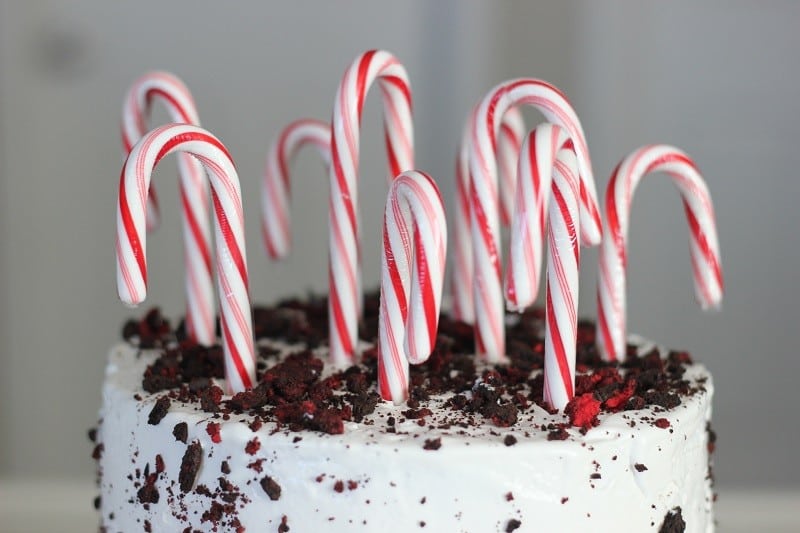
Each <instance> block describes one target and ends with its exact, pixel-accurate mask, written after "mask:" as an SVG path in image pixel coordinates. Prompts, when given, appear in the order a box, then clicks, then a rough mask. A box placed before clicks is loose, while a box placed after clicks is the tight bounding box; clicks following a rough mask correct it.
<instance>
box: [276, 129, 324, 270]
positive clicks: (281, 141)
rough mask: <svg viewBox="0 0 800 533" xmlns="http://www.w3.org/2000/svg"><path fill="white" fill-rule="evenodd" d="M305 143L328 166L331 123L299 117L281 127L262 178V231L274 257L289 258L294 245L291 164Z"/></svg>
mask: <svg viewBox="0 0 800 533" xmlns="http://www.w3.org/2000/svg"><path fill="white" fill-rule="evenodd" d="M305 146H312V147H314V148H315V149H316V151H317V154H318V155H319V157H320V159H322V161H323V163H324V164H325V167H326V168H327V167H328V165H329V164H330V160H331V128H330V125H329V124H327V123H325V122H322V121H320V120H313V119H301V120H296V121H294V122H292V123H291V124H289V125H288V126H286V127H285V128H284V129H283V131H281V133H280V135H279V136H278V139H277V140H276V141H275V142H274V143H272V146H270V148H269V152H268V153H267V165H266V170H265V172H264V179H263V181H262V182H261V234H262V235H263V237H264V247H265V248H266V250H267V255H269V257H270V259H283V258H285V257H286V256H287V255H288V254H289V251H290V249H291V246H292V225H291V216H290V215H289V200H290V194H291V180H290V179H289V178H290V176H289V166H290V164H291V162H292V159H293V158H294V156H295V155H296V154H297V152H299V151H300V150H301V149H302V148H303V147H305Z"/></svg>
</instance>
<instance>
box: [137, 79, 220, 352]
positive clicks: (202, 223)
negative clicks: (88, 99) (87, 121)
mask: <svg viewBox="0 0 800 533" xmlns="http://www.w3.org/2000/svg"><path fill="white" fill-rule="evenodd" d="M154 100H159V101H161V102H162V103H163V104H164V105H165V107H166V108H167V111H168V112H169V115H170V117H171V118H172V120H173V121H174V122H178V123H184V124H193V125H195V126H199V125H200V119H199V118H198V116H197V109H196V107H195V104H194V99H193V98H192V95H191V93H189V89H188V88H187V87H186V85H185V84H184V83H183V82H182V81H181V80H180V79H178V78H177V77H176V76H174V75H172V74H170V73H168V72H150V73H147V74H145V75H144V76H142V77H140V78H139V79H137V80H136V81H135V82H134V83H133V85H132V86H131V88H130V90H129V91H128V94H127V96H126V97H125V103H124V105H123V108H122V144H123V147H124V148H125V154H126V155H127V154H128V153H130V151H131V148H132V147H133V145H134V144H135V143H136V142H137V141H138V140H139V139H140V138H141V137H142V136H143V135H144V134H145V132H146V131H147V127H146V122H147V118H148V116H149V115H150V108H151V107H152V104H153V101H154ZM178 171H179V175H180V196H181V204H182V208H181V221H182V226H183V248H184V263H185V267H186V273H187V275H186V308H187V311H186V329H187V333H188V335H189V337H190V338H192V339H194V340H195V341H197V342H199V343H200V344H204V345H211V344H214V342H215V341H216V334H215V331H214V286H213V281H212V279H211V221H210V216H209V215H210V208H209V201H208V191H207V188H206V187H207V186H206V178H205V173H204V171H203V167H202V165H201V164H200V162H199V161H197V160H196V159H195V158H194V157H192V156H190V155H189V154H180V156H179V157H178ZM159 218H160V215H159V211H158V200H157V197H156V192H155V188H153V187H151V189H150V194H149V195H148V201H147V229H148V230H152V229H154V228H155V227H156V226H157V224H158V221H159Z"/></svg>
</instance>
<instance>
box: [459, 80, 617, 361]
mask: <svg viewBox="0 0 800 533" xmlns="http://www.w3.org/2000/svg"><path fill="white" fill-rule="evenodd" d="M522 104H528V105H531V106H533V107H535V108H537V109H539V111H541V112H542V114H544V116H545V118H547V120H548V122H551V123H553V124H557V125H559V126H561V127H563V128H564V129H565V130H566V132H567V135H568V136H569V138H570V139H571V140H572V144H573V145H574V150H575V153H576V154H577V158H578V169H579V172H580V177H581V179H580V220H581V242H582V243H583V244H585V245H589V246H591V245H594V244H597V243H598V242H599V241H600V238H601V235H602V233H601V230H602V227H601V221H600V214H599V211H598V209H597V199H596V196H597V195H596V193H595V185H594V177H593V175H592V169H591V162H590V160H589V150H588V148H587V147H586V140H585V137H584V134H583V129H582V128H581V125H580V122H579V121H578V117H577V115H576V114H575V111H574V110H573V109H572V106H571V105H570V104H569V102H568V101H567V99H566V97H565V96H564V95H563V94H562V93H561V92H560V91H559V90H558V89H556V88H555V87H553V86H552V85H550V84H548V83H547V82H544V81H541V80H536V79H532V78H522V79H516V80H511V81H507V82H503V83H501V84H500V85H498V86H497V87H495V88H494V89H492V90H491V91H490V92H489V94H488V95H487V96H486V97H485V98H484V99H483V100H482V101H481V103H480V104H479V106H478V110H477V112H476V113H475V114H474V116H473V122H472V128H471V135H470V154H469V156H470V173H471V180H470V202H471V206H470V209H471V211H470V215H471V228H472V248H473V265H474V278H475V283H474V285H473V290H474V293H473V294H474V296H473V299H474V302H475V309H476V310H479V312H476V317H475V323H476V328H475V340H476V345H477V348H478V353H479V354H480V355H482V356H484V357H486V358H487V359H488V360H489V361H499V360H502V359H503V358H504V357H505V355H504V352H505V338H504V335H505V334H504V324H503V317H504V313H503V294H502V289H501V286H500V285H501V252H500V232H499V224H498V219H499V215H498V193H497V135H498V132H499V130H500V122H501V120H502V117H503V115H504V114H505V113H506V111H507V110H508V109H510V108H512V107H515V106H519V105H522Z"/></svg>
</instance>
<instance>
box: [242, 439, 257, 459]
mask: <svg viewBox="0 0 800 533" xmlns="http://www.w3.org/2000/svg"><path fill="white" fill-rule="evenodd" d="M260 449H261V441H259V440H258V437H253V440H250V441H248V442H247V445H246V446H245V447H244V451H245V453H247V455H255V454H256V452H257V451H258V450H260Z"/></svg>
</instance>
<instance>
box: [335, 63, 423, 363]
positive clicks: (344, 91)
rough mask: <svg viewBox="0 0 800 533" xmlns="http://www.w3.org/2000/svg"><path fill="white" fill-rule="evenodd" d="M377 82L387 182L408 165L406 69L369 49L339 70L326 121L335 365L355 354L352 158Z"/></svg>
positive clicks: (357, 300) (357, 280)
mask: <svg viewBox="0 0 800 533" xmlns="http://www.w3.org/2000/svg"><path fill="white" fill-rule="evenodd" d="M376 79H377V80H378V82H379V86H380V88H381V95H382V97H383V116H384V130H385V137H386V148H387V151H388V155H389V172H390V177H389V181H391V179H392V178H394V177H395V176H397V175H399V174H400V173H401V172H403V171H405V170H410V169H412V168H414V148H413V127H412V123H411V88H410V86H409V83H408V76H407V74H406V70H405V68H404V67H403V65H401V64H400V63H399V62H398V61H397V59H396V58H395V57H394V56H393V55H391V54H390V53H388V52H384V51H380V50H372V51H369V52H366V53H364V54H362V55H361V56H359V57H358V58H356V60H355V61H354V62H353V63H352V65H351V66H350V67H349V68H348V69H347V71H345V73H344V77H343V78H342V81H341V84H340V85H339V89H338V91H337V93H336V102H335V104H334V108H333V119H332V123H331V166H330V181H331V187H330V190H331V196H330V208H329V213H330V230H329V245H330V263H329V271H328V277H329V283H330V298H329V302H328V310H329V321H330V343H329V344H330V357H331V361H332V362H334V363H336V364H341V363H345V362H347V361H350V360H351V359H352V357H353V355H354V352H355V345H356V340H357V335H358V316H359V314H360V310H361V275H360V274H361V273H360V267H359V264H360V261H359V259H360V257H361V252H360V244H359V242H360V230H359V226H358V187H357V181H358V156H359V129H360V123H361V111H362V108H363V106H364V99H365V98H366V95H367V90H368V89H369V87H370V86H371V85H372V83H373V82H374V81H375V80H376Z"/></svg>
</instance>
